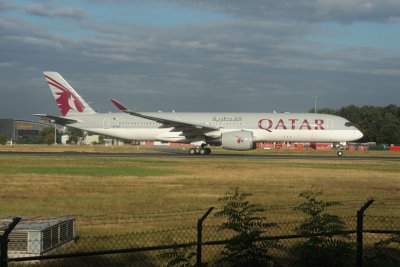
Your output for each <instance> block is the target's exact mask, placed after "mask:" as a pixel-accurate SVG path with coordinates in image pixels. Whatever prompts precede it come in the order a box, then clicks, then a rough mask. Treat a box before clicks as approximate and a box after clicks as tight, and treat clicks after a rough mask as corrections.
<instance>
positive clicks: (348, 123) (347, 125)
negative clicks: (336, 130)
mask: <svg viewBox="0 0 400 267" xmlns="http://www.w3.org/2000/svg"><path fill="white" fill-rule="evenodd" d="M344 126H346V127H350V126H353V124H352V123H351V122H349V121H348V122H346V123H345V124H344Z"/></svg>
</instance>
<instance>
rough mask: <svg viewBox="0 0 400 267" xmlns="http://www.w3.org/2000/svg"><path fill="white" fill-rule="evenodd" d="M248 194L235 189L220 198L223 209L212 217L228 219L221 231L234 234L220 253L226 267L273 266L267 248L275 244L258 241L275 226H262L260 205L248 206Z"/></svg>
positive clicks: (266, 224)
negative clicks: (227, 265)
mask: <svg viewBox="0 0 400 267" xmlns="http://www.w3.org/2000/svg"><path fill="white" fill-rule="evenodd" d="M251 195H252V194H250V193H246V192H240V191H239V188H234V189H233V190H232V191H231V192H228V193H227V194H226V195H225V196H224V197H222V198H220V199H219V201H221V202H223V203H224V207H223V209H222V211H220V212H218V213H216V214H215V216H216V217H226V218H227V221H226V222H225V223H223V224H222V226H221V227H220V230H230V231H233V232H234V234H235V235H234V237H232V238H231V239H230V242H229V243H228V244H227V245H225V249H226V250H225V251H224V252H223V253H222V255H223V258H222V261H223V262H226V263H228V264H229V266H255V267H257V266H268V265H273V263H274V260H273V258H272V257H271V256H269V255H268V248H273V247H275V248H276V247H278V245H277V242H276V241H265V240H264V241H260V238H262V237H263V235H264V234H265V232H266V230H267V229H268V228H270V227H273V226H275V224H273V223H265V217H262V216H261V215H260V213H261V212H263V211H264V208H263V207H262V206H261V205H260V204H250V202H249V201H248V200H247V198H248V197H249V196H251Z"/></svg>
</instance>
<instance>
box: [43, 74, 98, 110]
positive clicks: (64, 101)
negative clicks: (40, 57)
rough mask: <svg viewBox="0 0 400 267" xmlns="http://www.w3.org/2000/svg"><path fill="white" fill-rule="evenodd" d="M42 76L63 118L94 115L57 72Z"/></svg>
mask: <svg viewBox="0 0 400 267" xmlns="http://www.w3.org/2000/svg"><path fill="white" fill-rule="evenodd" d="M43 74H44V77H45V79H46V81H47V83H48V84H49V87H50V90H51V92H52V94H53V96H54V99H55V100H56V103H57V105H58V108H59V110H60V113H61V115H62V116H63V117H68V116H74V115H79V114H94V113H96V112H95V111H94V110H93V109H92V108H91V107H90V106H89V104H88V103H86V101H85V100H84V99H83V98H82V97H81V96H80V95H79V94H78V93H77V92H76V91H75V90H74V88H72V86H71V85H69V84H68V83H67V81H65V80H64V78H63V77H62V76H61V75H60V74H59V73H58V72H52V71H45V72H43Z"/></svg>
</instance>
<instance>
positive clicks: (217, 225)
mask: <svg viewBox="0 0 400 267" xmlns="http://www.w3.org/2000/svg"><path fill="white" fill-rule="evenodd" d="M399 204H400V203H399V202H397V203H396V205H397V209H398V208H399V207H400V205H399ZM394 206H395V203H393V202H392V203H391V206H389V208H393V207H394ZM297 207H298V206H297ZM371 207H372V208H373V207H374V204H372V206H371ZM382 207H385V206H384V205H381V206H380V207H379V209H382ZM386 207H387V206H386ZM372 208H371V209H372ZM327 209H328V210H329V208H327ZM360 209H361V206H360V207H358V208H357V209H355V210H352V211H351V212H350V213H352V214H353V216H345V217H340V219H341V220H342V221H343V223H344V228H342V229H335V231H339V232H330V231H328V230H329V229H325V230H324V232H320V233H299V231H298V229H299V227H300V226H301V225H302V223H304V222H305V219H306V218H305V217H303V218H302V219H301V220H298V219H296V220H292V221H290V220H288V221H283V220H281V219H280V218H279V217H277V216H276V214H274V216H271V211H268V209H266V211H263V213H262V214H261V217H266V218H267V219H269V220H270V221H268V223H273V224H274V226H273V227H268V228H267V229H265V232H264V233H263V234H262V235H261V236H260V237H258V239H257V240H255V241H256V242H264V241H273V242H276V243H277V244H279V245H278V246H275V247H269V248H268V255H269V256H270V257H271V258H272V259H273V260H274V264H276V265H280V266H293V265H296V264H298V263H299V262H298V260H299V257H301V256H299V255H298V254H296V253H295V251H296V247H297V245H298V244H299V243H302V242H306V241H307V240H309V239H310V238H315V237H329V238H331V239H332V240H336V238H339V239H341V238H343V235H346V236H347V237H346V241H347V242H348V243H349V244H350V245H351V248H352V252H351V255H350V256H347V258H348V261H347V262H348V263H349V265H352V266H354V265H358V266H400V217H388V216H376V215H371V216H369V215H368V214H367V215H364V216H362V219H363V228H362V229H361V231H358V232H359V233H360V232H361V233H362V239H361V242H362V243H361V244H362V246H361V247H362V254H361V255H362V261H361V262H357V255H358V254H357V248H358V247H359V246H358V245H357V240H358V238H357V227H356V225H357V217H356V213H357V211H359V210H360ZM292 210H293V208H292ZM219 211H221V209H219ZM367 211H368V210H367ZM217 212H218V209H217V211H216V212H213V213H214V214H215V213H217ZM213 213H211V215H210V216H209V217H208V218H206V219H204V220H203V223H202V224H201V228H202V230H201V235H202V238H201V240H200V242H199V240H198V234H199V231H198V230H199V228H196V227H195V224H194V225H193V226H194V227H189V228H181V229H179V228H177V229H172V230H163V231H153V232H145V233H129V234H120V235H112V234H111V235H107V236H80V237H79V238H77V239H76V240H74V241H73V242H70V243H68V244H66V245H64V246H60V247H58V248H56V249H54V250H52V251H50V252H48V253H47V254H46V255H41V256H32V257H26V255H22V254H21V255H18V254H15V253H13V254H11V253H10V251H8V254H9V257H7V253H5V252H3V249H4V244H5V239H4V238H2V240H3V242H1V256H0V258H1V266H27V264H29V265H28V266H196V264H197V265H204V264H207V266H221V264H225V266H229V265H228V264H231V263H221V261H220V260H221V259H222V258H223V253H224V252H225V253H226V246H227V245H228V244H232V242H233V241H232V240H234V237H235V234H236V233H235V232H234V231H232V230H229V229H225V228H221V221H220V220H219V219H218V218H214V217H213ZM282 216H286V215H282ZM199 219H200V218H199ZM358 241H360V240H358ZM33 243H34V241H32V244H33ZM199 246H200V248H201V259H200V261H198V256H199V255H198V248H199ZM359 264H362V265H359ZM266 266H268V265H266ZM274 266H275V265H274ZM325 266H326V265H325ZM330 266H334V265H330Z"/></svg>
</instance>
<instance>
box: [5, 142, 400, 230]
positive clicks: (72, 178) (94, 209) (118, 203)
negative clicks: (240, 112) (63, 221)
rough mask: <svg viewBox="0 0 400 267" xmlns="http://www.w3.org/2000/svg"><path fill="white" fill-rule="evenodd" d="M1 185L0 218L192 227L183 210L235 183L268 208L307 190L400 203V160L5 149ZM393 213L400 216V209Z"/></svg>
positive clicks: (205, 203) (196, 212)
mask: <svg viewBox="0 0 400 267" xmlns="http://www.w3.org/2000/svg"><path fill="white" fill-rule="evenodd" d="M44 148H46V149H48V147H44ZM89 148H90V149H93V147H89ZM2 149H4V147H2ZM26 149H28V150H29V149H30V148H27V147H25V150H26ZM55 149H60V148H55ZM64 149H65V148H64ZM67 149H68V150H72V149H76V151H83V150H85V148H82V147H79V148H75V147H69V148H67ZM103 149H104V148H101V151H102V152H104V151H103ZM108 150H112V151H116V150H118V149H115V150H113V149H111V148H108ZM146 151H147V152H148V150H145V151H141V152H144V153H145V152H146ZM119 152H121V151H119ZM131 152H132V150H131ZM255 153H260V152H259V151H257V152H255ZM264 153H265V152H264ZM275 153H276V152H275ZM285 153H290V152H285ZM310 153H312V154H315V152H310ZM323 153H330V155H332V154H333V153H334V152H323ZM362 153H363V154H364V155H365V154H366V153H368V152H362ZM371 153H381V152H371ZM396 155H397V154H396ZM392 156H393V154H392ZM0 184H1V186H0V202H1V205H0V217H5V216H15V215H19V216H45V217H47V216H52V217H54V216H64V215H74V216H77V217H78V218H79V219H80V220H82V221H84V220H85V218H88V220H90V221H92V222H93V221H96V218H104V217H105V215H109V216H107V217H108V218H109V219H111V220H119V219H127V218H128V219H129V218H136V219H137V218H145V219H144V220H139V219H137V220H136V219H135V220H134V222H132V226H131V227H132V228H134V230H135V231H140V230H148V229H152V230H154V229H157V228H162V227H174V226H177V225H178V224H182V225H185V224H186V221H185V220H179V218H180V217H179V216H180V215H179V211H188V212H187V214H189V215H190V216H192V217H193V218H199V217H201V214H202V213H203V212H204V211H205V210H207V208H208V207H211V206H216V207H218V206H219V205H220V203H218V198H219V197H221V196H222V195H223V194H224V193H225V192H227V191H229V190H230V189H231V188H232V187H240V189H241V190H244V191H247V192H251V193H253V196H252V198H251V201H254V202H257V203H261V204H263V205H264V206H277V205H282V206H285V205H287V206H290V205H292V206H293V205H295V204H296V203H300V202H301V201H302V200H301V199H299V198H298V195H299V193H301V192H302V191H304V190H315V191H320V190H323V191H324V198H325V199H329V200H340V201H345V202H348V203H352V202H354V203H356V204H355V205H356V207H358V205H360V204H362V202H363V201H365V200H366V199H367V198H368V197H373V198H375V199H376V200H378V201H389V200H396V201H398V202H399V203H400V161H384V160H376V161H363V160H361V161H360V160H357V161H351V160H347V159H346V158H343V159H342V160H332V161H329V160H276V159H274V160H270V159H268V157H265V159H223V158H221V159H218V158H201V159H200V158H196V157H194V158H173V157H171V158H168V157H163V158H159V159H157V158H104V157H98V158H93V157H90V158H89V157H86V158H85V157H79V158H78V157H68V156H63V157H56V156H55V157H29V156H12V157H9V156H1V155H0ZM189 211H190V212H189ZM343 212H351V214H353V213H354V212H355V210H354V209H352V210H350V211H346V210H345V209H344V210H343ZM376 212H379V210H378V209H376ZM393 212H395V213H397V215H400V209H399V207H397V209H396V210H394V211H393ZM163 214H165V216H166V217H167V216H175V215H174V214H177V215H176V218H177V220H173V219H171V220H165V221H164V220H162V219H160V218H162V216H163ZM190 216H189V217H190ZM285 216H287V217H289V218H290V215H285ZM149 218H150V219H149ZM151 218H158V219H156V220H155V221H156V222H157V223H149V222H151ZM192 222H193V220H192V221H191V222H190V223H192ZM90 225H91V227H90V230H87V231H88V232H91V233H100V232H101V231H102V229H103V228H104V229H105V228H107V229H109V228H110V225H106V224H104V221H102V220H99V223H98V224H96V223H92V224H90ZM113 227H114V226H113ZM115 228H116V231H123V230H127V228H126V227H121V229H119V227H118V226H115ZM122 228H123V230H122ZM88 229H89V228H88ZM128 230H129V229H128ZM85 231H86V230H85Z"/></svg>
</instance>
